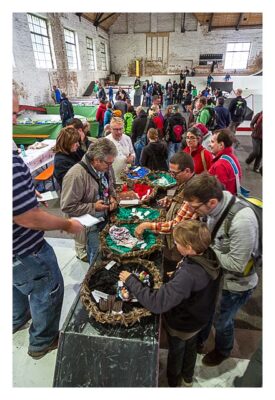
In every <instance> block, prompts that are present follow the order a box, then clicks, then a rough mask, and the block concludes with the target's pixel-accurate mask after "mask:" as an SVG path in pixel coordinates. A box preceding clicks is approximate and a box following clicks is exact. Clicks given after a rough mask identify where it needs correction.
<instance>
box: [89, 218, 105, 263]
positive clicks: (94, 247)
mask: <svg viewBox="0 0 275 400" xmlns="http://www.w3.org/2000/svg"><path fill="white" fill-rule="evenodd" d="M98 216H100V215H98ZM107 223H108V220H107V219H106V221H103V222H100V223H99V224H97V225H94V226H91V227H90V228H89V229H88V230H87V257H88V261H89V263H90V265H92V264H93V263H94V261H95V259H96V256H97V253H98V250H99V244H100V242H99V234H100V232H101V231H102V229H103V228H104V227H105V226H106V225H107Z"/></svg>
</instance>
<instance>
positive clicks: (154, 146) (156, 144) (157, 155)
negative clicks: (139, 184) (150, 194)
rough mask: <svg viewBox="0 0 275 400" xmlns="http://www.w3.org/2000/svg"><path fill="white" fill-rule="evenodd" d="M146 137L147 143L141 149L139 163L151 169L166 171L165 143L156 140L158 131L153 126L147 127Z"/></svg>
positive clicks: (166, 153)
mask: <svg viewBox="0 0 275 400" xmlns="http://www.w3.org/2000/svg"><path fill="white" fill-rule="evenodd" d="M147 137H148V140H149V143H148V144H147V145H146V146H145V147H144V148H143V150H142V153H141V157H140V165H142V166H143V167H147V168H149V169H150V170H153V171H167V170H168V166H167V163H166V158H167V155H168V152H167V145H166V144H165V143H163V142H160V141H159V140H158V139H159V136H158V131H157V130H156V129H154V128H150V129H149V131H148V134H147Z"/></svg>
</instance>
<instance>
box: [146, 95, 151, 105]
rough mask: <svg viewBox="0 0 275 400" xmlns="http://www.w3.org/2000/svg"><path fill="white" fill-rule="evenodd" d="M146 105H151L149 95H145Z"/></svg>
mask: <svg viewBox="0 0 275 400" xmlns="http://www.w3.org/2000/svg"><path fill="white" fill-rule="evenodd" d="M146 107H151V96H149V97H147V96H146Z"/></svg>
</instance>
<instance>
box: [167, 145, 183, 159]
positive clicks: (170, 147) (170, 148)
mask: <svg viewBox="0 0 275 400" xmlns="http://www.w3.org/2000/svg"><path fill="white" fill-rule="evenodd" d="M180 145H181V143H173V142H169V143H168V157H167V160H168V163H169V161H170V159H171V157H172V156H173V155H174V154H175V153H177V152H178V151H179V149H180Z"/></svg>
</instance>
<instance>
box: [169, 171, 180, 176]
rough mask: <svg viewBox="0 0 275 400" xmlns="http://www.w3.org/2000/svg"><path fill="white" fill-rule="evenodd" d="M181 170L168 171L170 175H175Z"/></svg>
mask: <svg viewBox="0 0 275 400" xmlns="http://www.w3.org/2000/svg"><path fill="white" fill-rule="evenodd" d="M181 172H182V171H169V173H170V175H172V176H174V177H176V176H178V174H180V173H181Z"/></svg>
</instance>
